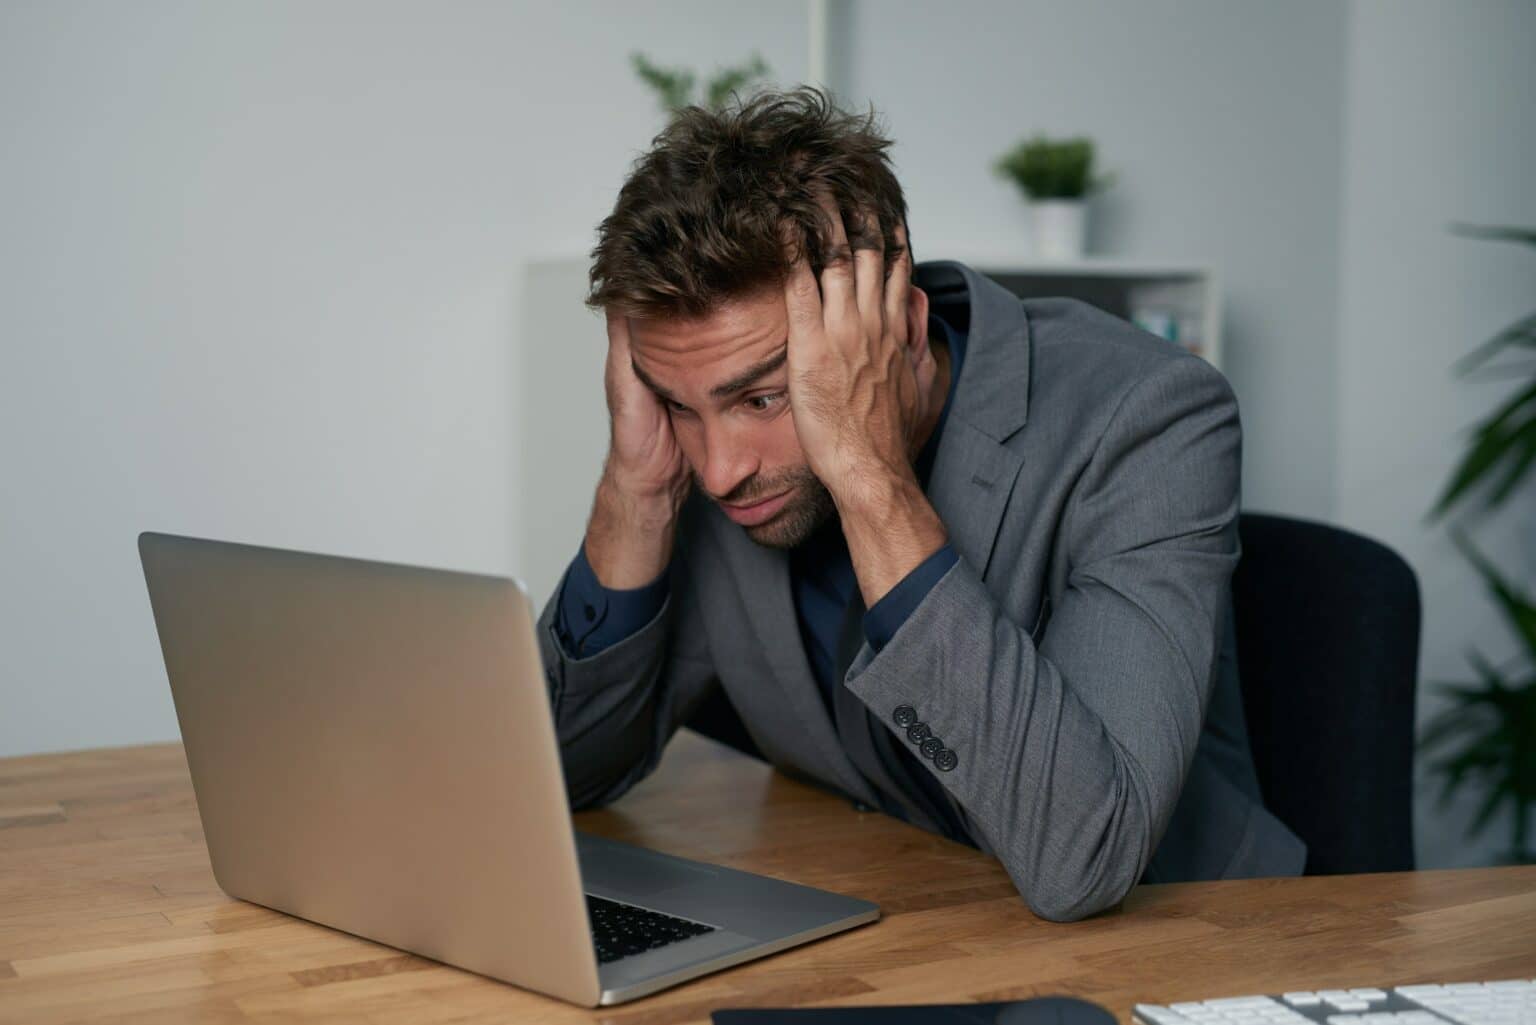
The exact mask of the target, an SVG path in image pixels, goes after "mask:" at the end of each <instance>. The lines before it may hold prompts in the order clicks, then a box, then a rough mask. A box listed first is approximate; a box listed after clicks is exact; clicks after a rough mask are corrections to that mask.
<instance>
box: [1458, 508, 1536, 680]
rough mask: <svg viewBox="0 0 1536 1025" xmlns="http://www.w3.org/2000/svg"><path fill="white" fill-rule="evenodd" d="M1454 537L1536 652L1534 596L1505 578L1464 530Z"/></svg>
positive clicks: (1518, 632) (1531, 650) (1527, 646)
mask: <svg viewBox="0 0 1536 1025" xmlns="http://www.w3.org/2000/svg"><path fill="white" fill-rule="evenodd" d="M1451 536H1452V539H1453V540H1454V541H1455V542H1456V547H1458V548H1460V549H1461V552H1462V554H1463V555H1465V556H1466V557H1467V560H1468V561H1469V562H1471V563H1472V565H1473V567H1474V568H1476V569H1477V571H1478V573H1479V574H1481V575H1482V578H1483V583H1484V584H1485V585H1486V586H1487V587H1488V591H1489V593H1490V594H1491V595H1492V596H1493V598H1494V602H1495V604H1496V605H1497V606H1498V608H1499V611H1500V612H1501V613H1503V615H1504V618H1505V620H1506V621H1507V622H1508V623H1509V625H1510V626H1511V627H1512V628H1513V629H1514V631H1515V633H1516V635H1517V636H1518V637H1519V638H1520V641H1521V643H1523V644H1524V645H1525V650H1526V651H1527V652H1529V653H1531V654H1532V655H1536V605H1533V604H1532V602H1531V597H1530V595H1529V594H1527V593H1526V592H1524V591H1522V590H1519V589H1518V588H1516V587H1515V585H1514V584H1511V583H1510V582H1509V581H1507V580H1505V579H1504V577H1503V576H1501V575H1500V574H1499V571H1498V570H1497V569H1495V568H1494V566H1493V563H1491V562H1489V561H1488V560H1487V559H1486V558H1484V557H1483V554H1482V553H1481V552H1479V551H1478V550H1477V548H1476V547H1474V546H1473V544H1472V541H1471V539H1469V538H1468V537H1467V535H1466V534H1465V533H1464V532H1462V531H1460V530H1455V531H1452V534H1451Z"/></svg>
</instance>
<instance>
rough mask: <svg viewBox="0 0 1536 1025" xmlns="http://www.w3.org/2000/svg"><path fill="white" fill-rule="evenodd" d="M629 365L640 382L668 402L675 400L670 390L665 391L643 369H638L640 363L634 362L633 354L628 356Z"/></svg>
mask: <svg viewBox="0 0 1536 1025" xmlns="http://www.w3.org/2000/svg"><path fill="white" fill-rule="evenodd" d="M629 365H630V366H631V367H633V368H634V371H635V376H636V377H638V378H640V383H641V384H643V385H645V386H646V387H647V388H649V389H650V390H651V391H653V392H655V393H656V394H657V395H660V396H661V397H662V398H664V399H666V400H667V401H668V402H677V400H676V399H675V398H673V397H672V393H671V392H669V391H667V390H666V389H665V388H663V387H662V386H661V385H659V384H657V383H656V382H655V381H653V380H651V378H650V375H648V374H647V373H646V372H645V371H644V370H641V369H640V364H639V363H636V362H635V358H634V357H633V356H631V357H630V358H629ZM678 405H682V403H680V402H679V403H678Z"/></svg>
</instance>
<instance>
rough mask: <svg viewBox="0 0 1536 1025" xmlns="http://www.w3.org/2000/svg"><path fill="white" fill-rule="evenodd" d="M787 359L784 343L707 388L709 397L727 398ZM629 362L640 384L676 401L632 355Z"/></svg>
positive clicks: (670, 400) (669, 399)
mask: <svg viewBox="0 0 1536 1025" xmlns="http://www.w3.org/2000/svg"><path fill="white" fill-rule="evenodd" d="M788 359H789V346H788V345H786V346H785V347H784V348H782V349H780V350H779V351H778V352H776V353H774V354H773V355H772V356H769V357H768V358H767V359H765V360H762V361H761V362H759V363H755V364H753V365H752V366H750V367H748V368H747V369H745V370H743V371H742V372H741V373H739V374H737V375H736V376H735V377H733V378H731V379H730V380H729V381H726V382H725V383H724V384H717V385H715V386H714V387H713V388H711V389H710V390H709V397H710V398H712V399H724V398H729V397H730V396H732V395H734V394H736V393H737V392H739V391H741V390H743V389H745V388H748V387H750V386H752V385H753V384H755V383H756V382H757V380H758V378H761V377H767V376H768V375H769V374H771V373H773V372H774V371H775V370H777V369H779V368H780V367H782V366H783V365H784V363H785V361H787V360H788ZM629 363H630V366H632V367H633V368H634V370H635V376H636V377H638V378H639V379H640V383H641V384H643V385H645V386H646V387H647V388H649V389H650V390H651V391H653V392H655V393H656V394H657V395H660V396H661V397H662V398H664V399H666V400H667V401H668V402H678V400H677V399H676V398H674V397H673V395H672V393H671V392H669V391H667V390H666V389H665V388H663V387H662V386H661V385H659V384H657V383H656V382H655V381H653V380H651V378H650V375H648V374H647V373H646V372H645V371H644V370H641V369H640V364H639V363H637V362H635V360H634V358H633V357H631V358H630V361H629ZM678 405H683V403H681V402H678Z"/></svg>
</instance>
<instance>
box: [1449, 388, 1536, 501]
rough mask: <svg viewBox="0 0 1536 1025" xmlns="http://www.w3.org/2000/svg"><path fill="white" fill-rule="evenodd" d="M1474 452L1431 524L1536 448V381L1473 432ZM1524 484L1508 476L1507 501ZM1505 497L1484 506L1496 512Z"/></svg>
mask: <svg viewBox="0 0 1536 1025" xmlns="http://www.w3.org/2000/svg"><path fill="white" fill-rule="evenodd" d="M1473 439H1474V440H1473V443H1472V448H1471V449H1470V450H1469V451H1468V452H1467V454H1466V455H1465V456H1463V457H1462V460H1461V463H1460V464H1459V465H1458V466H1457V467H1456V469H1455V470H1454V471H1453V472H1452V474H1451V479H1450V481H1449V482H1448V483H1447V484H1446V487H1445V491H1444V492H1443V493H1442V494H1441V496H1440V498H1439V499H1438V500H1437V501H1436V502H1435V505H1434V508H1433V509H1431V510H1430V514H1429V518H1430V519H1431V520H1435V519H1439V518H1440V517H1442V516H1444V515H1445V513H1446V512H1447V511H1448V510H1449V509H1450V508H1451V507H1452V506H1454V505H1455V504H1456V503H1457V502H1459V501H1460V500H1461V499H1462V498H1464V497H1466V495H1467V494H1468V493H1469V492H1471V491H1472V489H1473V488H1475V487H1476V486H1477V485H1478V484H1479V483H1480V482H1482V481H1483V479H1484V478H1486V477H1487V476H1488V475H1489V474H1492V473H1494V472H1495V469H1496V468H1497V467H1499V466H1500V464H1501V463H1504V461H1505V460H1510V461H1511V463H1510V464H1506V470H1507V467H1508V465H1511V464H1513V463H1518V462H1519V458H1520V455H1521V453H1523V452H1524V451H1526V450H1527V449H1529V448H1532V447H1536V381H1532V382H1531V383H1530V384H1529V385H1528V386H1526V387H1525V388H1524V389H1522V390H1521V391H1519V392H1517V393H1516V394H1515V395H1514V396H1512V397H1511V398H1510V399H1509V400H1508V401H1506V402H1505V403H1504V405H1502V406H1500V407H1499V408H1498V409H1497V410H1495V411H1494V413H1493V415H1491V416H1490V417H1489V418H1488V419H1487V420H1485V421H1484V422H1483V423H1481V424H1479V425H1477V427H1476V428H1474V430H1473ZM1519 482H1520V478H1519V476H1518V475H1517V476H1515V477H1509V476H1507V475H1506V477H1505V479H1504V482H1503V484H1502V485H1501V486H1500V489H1499V491H1500V493H1501V494H1502V496H1504V497H1507V496H1508V494H1509V493H1510V492H1511V491H1513V490H1514V488H1515V486H1516V485H1518V484H1519ZM1502 501H1503V497H1500V498H1498V499H1494V498H1492V497H1489V498H1485V499H1484V505H1485V507H1487V508H1492V507H1494V506H1496V505H1497V504H1499V503H1500V502H1502Z"/></svg>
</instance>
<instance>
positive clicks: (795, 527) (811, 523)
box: [693, 466, 837, 549]
mask: <svg viewBox="0 0 1536 1025" xmlns="http://www.w3.org/2000/svg"><path fill="white" fill-rule="evenodd" d="M693 483H694V487H695V488H697V489H699V490H700V491H703V488H702V486H701V482H700V481H699V478H698V474H694V480H693ZM789 490H793V492H794V493H793V494H792V495H791V496H790V499H789V501H788V502H786V503H784V508H782V509H780V510H779V512H778V515H777V516H775V517H773V519H771V520H769V521H768V522H767V523H759V524H757V525H756V526H752V527H742V528H741V529H742V530H744V531H746V534H747V537H748V538H749V539H750V540H752V541H754V542H756V543H757V544H760V545H762V546H763V547H764V548H778V549H789V548H794V547H796V546H798V545H799V544H801V543H802V542H804V541H805V540H806V539H807V538H809V537H810V536H811V535H812V534H814V533H815V532H816V528H818V527H820V526H821V525H822V524H824V523H826V522H827V521H828V520H829V519H831V518H832V516H833V515H834V514H835V513H836V511H837V506H836V505H835V504H834V503H833V501H832V492H830V491H828V490H827V486H826V485H825V484H823V483H822V482H821V478H819V477H817V476H816V474H814V473H812V472H811V468H810V467H808V466H802V467H798V468H797V469H794V470H791V471H789V472H788V473H785V474H783V475H781V476H779V477H778V478H776V479H774V480H771V481H765V480H762V479H760V478H757V477H754V478H752V479H751V480H749V481H746V482H744V483H743V484H742V486H740V487H738V488H737V489H736V490H735V491H732V492H731V493H730V494H729V495H727V496H726V499H728V500H729V501H730V502H731V503H732V504H734V505H740V504H742V503H744V502H750V501H752V500H753V499H754V498H757V499H761V498H768V497H771V496H773V495H779V494H783V493H784V492H785V491H789ZM704 493H705V494H708V492H707V491H705V492H704Z"/></svg>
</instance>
